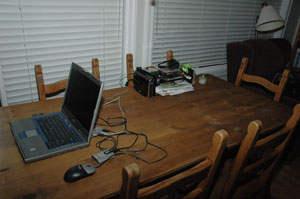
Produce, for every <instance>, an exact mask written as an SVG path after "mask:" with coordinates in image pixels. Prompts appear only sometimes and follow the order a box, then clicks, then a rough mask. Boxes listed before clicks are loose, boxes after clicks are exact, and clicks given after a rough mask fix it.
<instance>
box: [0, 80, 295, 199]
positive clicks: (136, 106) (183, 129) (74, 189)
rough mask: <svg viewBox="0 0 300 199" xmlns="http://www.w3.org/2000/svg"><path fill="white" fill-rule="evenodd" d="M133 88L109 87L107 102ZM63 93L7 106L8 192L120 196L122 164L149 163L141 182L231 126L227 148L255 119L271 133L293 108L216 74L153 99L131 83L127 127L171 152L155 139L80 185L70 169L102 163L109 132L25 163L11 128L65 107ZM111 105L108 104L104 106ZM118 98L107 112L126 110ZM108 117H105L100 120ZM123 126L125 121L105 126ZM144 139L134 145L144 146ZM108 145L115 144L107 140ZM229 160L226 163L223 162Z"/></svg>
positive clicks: (0, 174)
mask: <svg viewBox="0 0 300 199" xmlns="http://www.w3.org/2000/svg"><path fill="white" fill-rule="evenodd" d="M126 89H127V88H117V89H111V90H105V91H104V93H103V102H104V103H105V102H107V101H110V100H111V99H109V97H111V96H113V95H114V94H117V93H119V92H122V91H126ZM61 103H62V99H51V100H47V101H44V102H32V103H26V104H20V105H13V106H7V107H2V108H0V123H1V130H0V198H51V199H54V198H106V197H117V195H118V192H119V190H120V188H121V184H122V168H123V167H124V166H125V165H128V164H130V163H132V162H135V163H137V164H138V166H139V167H140V168H141V178H140V182H141V185H146V184H148V183H151V182H153V181H156V180H160V179H162V178H164V177H165V176H168V175H172V174H174V173H176V172H178V171H180V170H181V169H184V168H187V167H189V166H191V165H193V164H195V163H197V162H199V161H202V160H203V159H204V158H205V156H206V154H207V152H208V150H209V149H210V147H211V141H212V136H213V134H214V133H215V132H216V131H218V130H220V129H225V130H226V131H228V134H229V138H228V141H227V148H228V149H233V148H237V147H238V146H239V145H240V143H241V141H242V139H243V138H244V136H245V135H246V133H247V127H248V124H249V123H250V122H251V121H252V120H261V121H262V123H263V129H262V133H269V132H271V131H272V130H274V129H276V128H279V127H281V126H283V125H284V124H285V122H286V121H287V120H288V118H289V117H290V116H291V114H292V109H291V108H290V107H288V106H286V105H284V104H281V103H279V102H275V101H273V100H272V99H269V98H266V97H265V96H263V95H261V94H258V93H255V92H252V91H250V90H247V89H245V88H242V87H238V86H235V85H234V84H231V83H228V82H226V81H224V80H222V79H219V78H217V77H215V76H213V75H207V82H206V84H203V85H200V84H198V83H196V84H195V85H194V91H191V92H187V93H184V94H180V95H175V96H154V97H152V98H146V97H144V96H142V95H140V94H139V93H138V92H136V91H135V90H134V88H129V89H128V91H127V92H125V93H124V94H122V95H121V96H120V105H121V106H120V107H121V108H122V110H123V111H124V114H125V116H126V119H127V129H128V130H130V131H132V132H136V133H143V134H145V135H147V137H148V140H149V142H151V143H153V144H155V145H158V146H160V147H162V148H163V149H164V150H166V151H167V157H165V158H164V159H162V160H160V161H158V162H155V161H156V160H159V159H160V158H163V157H164V155H165V153H164V152H163V151H162V150H161V149H159V148H156V147H153V146H151V145H148V146H147V148H146V150H145V151H142V152H138V153H135V155H136V156H138V157H140V158H142V159H144V160H147V161H149V162H155V163H152V164H150V163H146V162H144V161H142V160H140V159H136V158H134V157H132V156H128V155H118V156H115V157H114V158H112V159H110V160H108V161H107V162H106V163H104V164H103V165H102V166H100V167H98V168H97V169H96V173H95V174H94V175H92V176H89V177H86V178H83V179H81V180H79V181H76V182H74V183H66V182H65V181H64V180H63V176H64V174H65V172H66V171H67V170H68V169H69V168H71V167H73V166H75V165H78V164H84V163H91V164H94V165H96V163H95V162H94V160H93V159H92V158H91V155H93V154H95V153H97V152H99V151H101V150H100V149H99V148H97V147H96V144H97V142H99V141H101V140H103V139H104V138H103V137H93V138H92V139H91V143H90V145H89V146H88V147H85V148H82V149H80V150H76V151H72V152H68V153H65V154H62V155H58V156H55V157H51V158H48V159H44V160H40V161H37V162H33V163H28V164H25V163H24V161H23V159H22V156H21V154H20V153H19V151H18V147H17V145H16V143H15V141H14V138H13V135H12V133H11V130H10V125H9V122H10V121H12V120H16V119H21V118H26V117H31V116H32V115H33V114H36V113H44V114H46V113H51V112H54V111H59V110H60V108H61ZM104 103H103V104H104ZM120 107H119V104H118V101H116V102H115V103H110V104H107V105H102V106H101V108H100V111H99V117H101V118H103V119H107V118H110V117H120V116H122V113H121V110H120ZM101 123H103V121H102V120H101V119H98V121H97V125H99V124H101ZM103 128H108V129H111V130H114V131H122V130H123V129H124V127H123V126H118V127H103ZM131 142H132V137H130V135H128V136H127V135H125V136H123V138H120V140H119V147H126V146H128V145H129V144H130V143H131ZM144 144H145V140H144V139H143V138H142V137H141V138H140V139H139V140H138V141H137V143H136V144H135V146H134V148H142V147H143V146H144ZM103 147H111V143H109V142H107V143H106V142H104V143H103ZM221 166H222V165H221Z"/></svg>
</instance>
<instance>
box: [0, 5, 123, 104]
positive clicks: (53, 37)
mask: <svg viewBox="0 0 300 199" xmlns="http://www.w3.org/2000/svg"><path fill="white" fill-rule="evenodd" d="M122 16H123V0H85V1H81V0H0V67H1V74H2V82H3V85H2V86H1V89H2V91H1V93H2V100H4V102H3V101H2V103H3V104H4V105H5V104H8V105H10V104H18V103H24V102H30V101H35V100H37V99H38V95H37V90H36V82H35V77H34V69H33V68H34V65H35V64H41V65H42V67H43V72H44V80H45V83H46V84H48V83H52V82H55V81H58V80H61V79H65V78H67V76H68V72H69V69H70V66H71V62H75V63H78V64H79V65H81V66H83V67H84V68H86V69H87V70H89V71H91V60H92V58H98V59H99V63H100V75H101V79H102V81H104V82H105V88H106V89H108V88H113V87H118V86H119V77H120V75H121V73H122V48H123V47H122V28H123V19H122Z"/></svg>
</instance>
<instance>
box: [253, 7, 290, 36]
mask: <svg viewBox="0 0 300 199" xmlns="http://www.w3.org/2000/svg"><path fill="white" fill-rule="evenodd" d="M283 26H284V20H283V19H282V17H281V16H280V15H279V14H278V12H277V11H276V10H275V8H274V7H273V6H271V5H268V4H267V3H265V2H264V3H263V5H262V9H261V11H260V15H259V17H258V20H257V23H256V39H257V38H258V32H269V31H274V30H278V29H280V28H282V27H283Z"/></svg>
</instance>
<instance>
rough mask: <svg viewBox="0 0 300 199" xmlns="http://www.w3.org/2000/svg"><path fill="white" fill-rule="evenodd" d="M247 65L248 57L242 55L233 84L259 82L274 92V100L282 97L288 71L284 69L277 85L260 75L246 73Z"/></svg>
mask: <svg viewBox="0 0 300 199" xmlns="http://www.w3.org/2000/svg"><path fill="white" fill-rule="evenodd" d="M247 65H248V58H246V57H243V58H242V62H241V66H240V69H239V72H238V75H237V77H236V80H235V85H237V86H240V85H241V84H242V81H245V82H250V83H256V84H259V85H261V86H263V87H265V88H266V89H268V90H269V91H271V92H273V93H275V96H274V100H275V101H280V98H281V97H282V95H283V91H284V89H285V87H286V84H287V80H288V77H289V74H290V71H289V70H287V69H285V70H284V72H283V74H282V78H281V80H280V83H279V85H276V84H274V83H272V82H270V81H269V80H267V79H264V78H262V77H259V76H255V75H248V74H246V73H245V71H246V68H247Z"/></svg>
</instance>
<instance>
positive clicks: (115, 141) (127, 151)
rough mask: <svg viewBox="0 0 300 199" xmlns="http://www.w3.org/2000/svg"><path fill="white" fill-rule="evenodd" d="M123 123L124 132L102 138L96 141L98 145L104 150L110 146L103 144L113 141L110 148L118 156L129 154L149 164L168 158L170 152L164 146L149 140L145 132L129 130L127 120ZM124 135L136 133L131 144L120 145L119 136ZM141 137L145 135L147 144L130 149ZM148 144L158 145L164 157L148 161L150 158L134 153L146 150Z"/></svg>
mask: <svg viewBox="0 0 300 199" xmlns="http://www.w3.org/2000/svg"><path fill="white" fill-rule="evenodd" d="M103 121H107V120H103ZM124 121H126V118H125V120H124ZM105 125H106V126H110V125H111V124H108V123H106V124H105ZM123 125H124V129H125V131H124V133H122V134H120V135H115V136H116V138H115V137H114V136H111V135H108V136H105V138H104V139H103V140H100V141H98V142H97V143H96V147H97V148H99V149H100V150H102V151H103V150H107V149H108V148H104V147H102V146H101V145H102V144H103V143H104V142H112V144H113V146H112V147H111V148H109V152H113V153H114V155H115V156H118V155H128V156H132V157H135V158H136V159H138V160H141V161H143V162H146V163H148V164H153V163H156V162H158V161H161V160H163V159H164V158H166V157H167V156H168V152H167V151H166V150H165V149H164V148H162V147H160V146H158V145H156V144H153V143H151V142H149V140H148V137H147V135H145V134H144V133H135V132H132V131H129V130H128V129H127V127H126V122H124V124H123ZM111 132H112V133H113V131H111ZM123 135H124V136H125V135H135V138H134V141H133V142H132V143H131V144H130V145H129V146H126V147H118V143H119V138H120V137H121V136H123ZM100 136H101V137H104V136H103V135H100ZM139 137H143V138H144V139H145V145H144V146H143V147H141V148H140V149H130V148H132V147H133V146H134V145H135V144H136V142H137V141H138V139H139ZM148 145H150V146H153V147H156V148H158V149H160V150H161V151H163V152H164V155H163V157H161V158H159V159H157V160H154V161H148V160H146V159H144V158H141V157H139V156H137V155H136V154H132V153H138V152H142V151H146V149H147V147H148Z"/></svg>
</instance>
